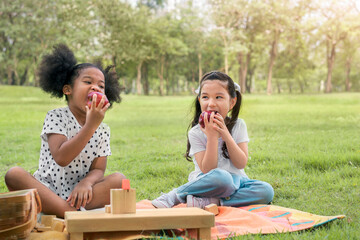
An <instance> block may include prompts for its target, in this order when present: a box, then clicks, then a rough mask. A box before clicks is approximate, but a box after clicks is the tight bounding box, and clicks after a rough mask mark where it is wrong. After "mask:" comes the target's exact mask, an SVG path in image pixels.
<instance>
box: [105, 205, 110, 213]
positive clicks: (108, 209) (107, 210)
mask: <svg viewBox="0 0 360 240" xmlns="http://www.w3.org/2000/svg"><path fill="white" fill-rule="evenodd" d="M105 212H106V213H111V205H105Z"/></svg>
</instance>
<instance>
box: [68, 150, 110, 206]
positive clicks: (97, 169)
mask: <svg viewBox="0 0 360 240" xmlns="http://www.w3.org/2000/svg"><path fill="white" fill-rule="evenodd" d="M106 162H107V158H106V157H98V158H95V159H94V161H93V162H92V164H91V166H90V170H89V173H88V174H87V175H86V176H85V177H84V178H83V179H82V180H81V181H80V182H79V183H78V184H77V185H76V186H75V188H74V190H73V191H72V192H71V194H70V196H69V198H68V199H67V200H66V201H67V202H70V205H71V206H72V207H76V208H77V209H79V208H80V206H81V207H85V206H86V204H88V203H89V202H90V201H91V200H92V197H93V195H92V186H93V185H94V184H95V183H97V182H99V180H101V179H103V178H104V173H105V169H106ZM75 204H76V206H75Z"/></svg>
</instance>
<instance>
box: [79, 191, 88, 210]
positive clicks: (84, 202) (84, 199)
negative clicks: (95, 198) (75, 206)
mask: <svg viewBox="0 0 360 240" xmlns="http://www.w3.org/2000/svg"><path fill="white" fill-rule="evenodd" d="M87 202H88V194H86V193H85V195H84V198H83V201H82V203H81V206H82V207H85V206H86V204H87Z"/></svg>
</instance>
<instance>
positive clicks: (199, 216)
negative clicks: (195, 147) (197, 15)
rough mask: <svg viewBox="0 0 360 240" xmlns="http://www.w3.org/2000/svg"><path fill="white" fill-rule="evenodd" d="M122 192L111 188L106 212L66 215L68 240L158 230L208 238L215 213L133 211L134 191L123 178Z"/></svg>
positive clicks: (200, 211) (195, 210)
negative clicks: (186, 231)
mask: <svg viewBox="0 0 360 240" xmlns="http://www.w3.org/2000/svg"><path fill="white" fill-rule="evenodd" d="M122 187H123V188H122V189H111V192H110V195H111V198H110V201H111V202H110V205H106V206H105V212H98V211H86V212H65V227H66V229H67V231H68V233H69V234H70V240H82V239H83V238H84V233H96V235H97V236H99V235H101V233H103V234H105V233H114V234H116V233H118V234H120V233H124V232H127V233H129V232H130V233H131V232H135V231H147V230H161V229H177V228H183V229H197V238H198V239H210V238H211V227H213V226H214V225H215V216H214V214H212V213H210V212H207V211H204V210H202V209H200V208H167V209H142V210H137V211H136V194H135V189H131V188H130V182H129V180H127V179H124V180H123V182H122Z"/></svg>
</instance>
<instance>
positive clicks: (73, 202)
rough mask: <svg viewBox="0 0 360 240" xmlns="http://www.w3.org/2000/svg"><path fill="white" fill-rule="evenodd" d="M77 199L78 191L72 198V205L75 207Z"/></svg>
mask: <svg viewBox="0 0 360 240" xmlns="http://www.w3.org/2000/svg"><path fill="white" fill-rule="evenodd" d="M76 200H77V193H75V194H74V195H73V196H72V198H71V204H70V205H71V206H72V207H74V206H75V202H76Z"/></svg>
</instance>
